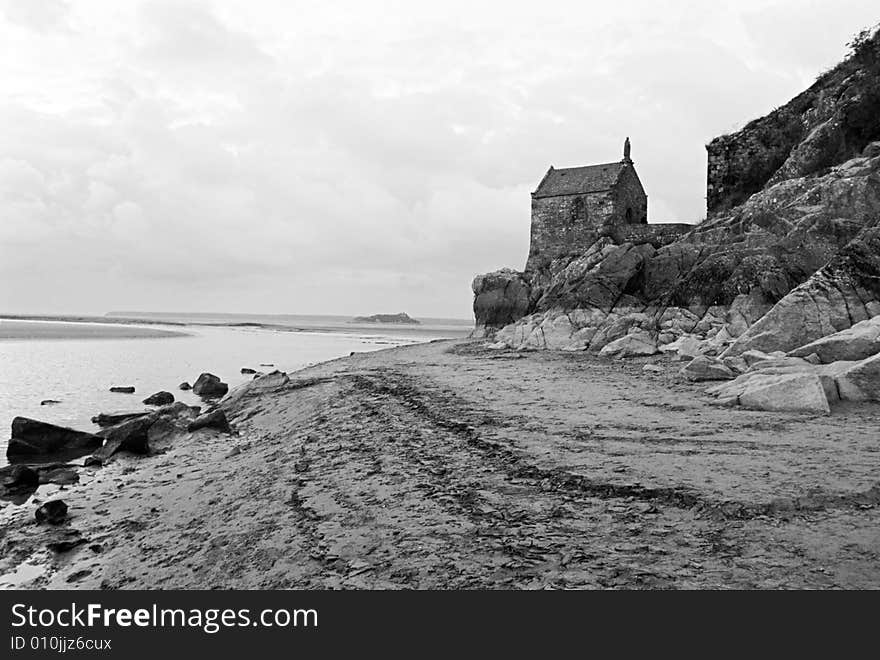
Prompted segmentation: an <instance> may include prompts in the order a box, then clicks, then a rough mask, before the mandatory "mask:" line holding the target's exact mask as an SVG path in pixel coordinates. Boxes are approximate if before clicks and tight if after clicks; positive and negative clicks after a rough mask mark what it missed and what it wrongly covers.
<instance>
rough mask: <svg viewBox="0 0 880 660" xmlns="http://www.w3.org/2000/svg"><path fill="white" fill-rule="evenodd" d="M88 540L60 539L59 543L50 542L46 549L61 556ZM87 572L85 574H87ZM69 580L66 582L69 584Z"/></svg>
mask: <svg viewBox="0 0 880 660" xmlns="http://www.w3.org/2000/svg"><path fill="white" fill-rule="evenodd" d="M88 542H89V540H88V539H86V538H83V537H81V536H80V537H74V538H70V539H62V540H60V541H50V542H49V543H47V544H46V547H47V548H49V550H51V551H52V552H55V553H58V554H62V553H64V552H70V551H71V550H73V549H74V548H78V547H79V546H81V545H85V544H86V543H88ZM88 572H89V571H87V572H86V573H88ZM69 581H70V580H68V582H69Z"/></svg>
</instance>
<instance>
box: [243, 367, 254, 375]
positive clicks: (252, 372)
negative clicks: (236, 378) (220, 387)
mask: <svg viewBox="0 0 880 660" xmlns="http://www.w3.org/2000/svg"><path fill="white" fill-rule="evenodd" d="M241 373H243V374H255V373H257V370H256V369H251V368H250V367H242V368H241Z"/></svg>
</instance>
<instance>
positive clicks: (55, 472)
mask: <svg viewBox="0 0 880 660" xmlns="http://www.w3.org/2000/svg"><path fill="white" fill-rule="evenodd" d="M37 474H38V476H39V480H40V484H56V485H58V486H69V485H71V484H75V483H78V482H79V475H78V474H77V473H76V470H74V469H72V468H70V467H68V466H66V465H45V466H44V465H41V466H39V467H38V468H37Z"/></svg>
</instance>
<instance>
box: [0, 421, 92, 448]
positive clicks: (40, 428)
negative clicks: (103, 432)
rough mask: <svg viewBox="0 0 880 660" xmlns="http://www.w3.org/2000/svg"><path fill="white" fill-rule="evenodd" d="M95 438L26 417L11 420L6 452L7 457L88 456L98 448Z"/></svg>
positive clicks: (89, 434) (81, 432) (90, 434)
mask: <svg viewBox="0 0 880 660" xmlns="http://www.w3.org/2000/svg"><path fill="white" fill-rule="evenodd" d="M101 443H102V440H101V438H100V437H98V436H97V435H94V434H92V433H85V432H83V431H76V430H74V429H71V428H67V427H64V426H56V425H55V424H49V423H48V422H40V421H38V420H36V419H30V418H28V417H16V418H15V419H13V420H12V437H11V438H10V440H9V445H8V446H7V448H6V455H7V456H8V457H10V458H11V457H14V456H28V455H47V454H60V453H78V452H81V453H88V452H89V451H91V450H93V449H95V448H96V447H100V446H101Z"/></svg>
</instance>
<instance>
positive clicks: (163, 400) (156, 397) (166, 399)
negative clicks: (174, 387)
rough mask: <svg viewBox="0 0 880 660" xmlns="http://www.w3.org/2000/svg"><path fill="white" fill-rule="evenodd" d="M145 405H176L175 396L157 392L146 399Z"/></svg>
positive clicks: (169, 393)
mask: <svg viewBox="0 0 880 660" xmlns="http://www.w3.org/2000/svg"><path fill="white" fill-rule="evenodd" d="M144 403H145V404H147V405H148V406H167V405H168V404H169V403H174V395H173V394H172V393H171V392H164V391H163V392H156V393H155V394H151V395H150V396H148V397H147V398H146V399H144Z"/></svg>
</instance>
